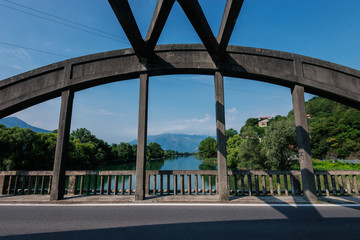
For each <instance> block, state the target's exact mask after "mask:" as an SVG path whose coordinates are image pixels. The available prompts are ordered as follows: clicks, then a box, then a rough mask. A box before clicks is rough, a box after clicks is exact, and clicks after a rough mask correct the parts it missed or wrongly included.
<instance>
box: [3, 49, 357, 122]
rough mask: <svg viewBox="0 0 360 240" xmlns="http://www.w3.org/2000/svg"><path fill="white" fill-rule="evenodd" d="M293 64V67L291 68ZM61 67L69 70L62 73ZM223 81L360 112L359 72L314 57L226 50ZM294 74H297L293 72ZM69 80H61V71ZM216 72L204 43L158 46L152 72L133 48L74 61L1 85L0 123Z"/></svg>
mask: <svg viewBox="0 0 360 240" xmlns="http://www.w3.org/2000/svg"><path fill="white" fill-rule="evenodd" d="M294 62H297V64H295V65H296V67H294ZM65 65H66V66H70V67H69V68H70V69H69V70H65V68H66V67H65ZM222 66H223V68H222V73H223V74H224V76H228V77H237V78H246V79H253V80H258V81H262V82H267V83H272V84H276V85H280V86H285V87H289V88H291V87H292V86H294V85H301V86H304V90H305V91H306V92H307V93H311V94H315V95H318V96H321V97H325V98H329V99H332V100H335V101H338V102H340V103H342V104H345V105H348V106H351V107H354V108H357V109H360V71H359V70H356V69H351V68H348V67H345V66H341V65H338V64H334V63H331V62H326V61H322V60H319V59H315V58H310V57H305V56H300V55H296V54H292V53H286V52H279V51H274V50H267V49H259V48H249V47H240V46H228V47H227V54H226V58H225V59H224V64H223V65H222ZM295 69H296V71H295ZM66 71H68V72H71V81H65V80H64V79H66V78H64V75H65V72H66ZM215 71H218V67H217V66H216V64H215V63H214V61H213V59H212V58H211V56H210V55H209V54H208V52H207V49H206V48H205V47H204V46H203V45H202V44H174V45H158V46H156V48H155V50H154V58H153V59H152V61H151V68H149V69H146V68H145V66H144V65H143V64H141V63H140V62H139V59H138V58H137V56H136V54H135V52H134V50H133V49H122V50H116V51H110V52H103V53H97V54H92V55H88V56H82V57H77V58H73V59H69V60H66V61H62V62H58V63H54V64H51V65H48V66H44V67H41V68H38V69H34V70H31V71H29V72H25V73H22V74H19V75H16V76H13V77H10V78H8V79H5V80H2V81H0V118H3V117H6V116H8V115H11V114H13V113H15V112H17V111H20V110H22V109H25V108H28V107H31V106H33V105H36V104H38V103H41V102H44V101H47V100H49V99H53V98H56V97H59V96H61V93H62V91H64V90H66V89H72V90H74V91H80V90H83V89H87V88H90V87H94V86H98V85H102V84H107V83H110V82H116V81H122V80H128V79H137V78H138V77H139V75H140V74H142V73H148V74H149V76H158V75H164V74H205V75H211V76H213V75H214V73H215Z"/></svg>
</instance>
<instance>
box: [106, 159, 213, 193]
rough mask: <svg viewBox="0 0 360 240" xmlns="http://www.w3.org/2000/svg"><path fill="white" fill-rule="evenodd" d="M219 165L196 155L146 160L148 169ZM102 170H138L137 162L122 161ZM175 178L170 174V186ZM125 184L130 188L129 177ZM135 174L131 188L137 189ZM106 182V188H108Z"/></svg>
mask: <svg viewBox="0 0 360 240" xmlns="http://www.w3.org/2000/svg"><path fill="white" fill-rule="evenodd" d="M216 169H217V166H216V164H215V163H212V162H211V163H210V162H203V161H202V160H201V158H199V157H195V156H186V157H185V156H183V157H175V158H169V159H160V160H150V161H146V170H216ZM101 170H136V163H135V162H131V163H121V164H117V165H110V166H105V167H103V168H102V169H101ZM167 178H168V176H167V175H164V176H163V181H164V189H167ZM173 179H174V177H173V176H172V175H171V176H170V179H169V181H170V185H169V186H170V188H171V189H173ZM124 180H125V181H124V185H125V188H126V189H127V188H128V185H129V177H125V179H124ZM135 180H136V179H135V175H133V176H132V182H131V185H132V186H131V188H132V189H135ZM204 180H205V185H206V188H208V185H209V178H208V177H207V176H206V177H205V179H204ZM184 181H185V186H187V178H185V179H184ZM177 182H178V184H179V183H180V176H178V180H177ZM198 182H199V183H200V182H201V176H200V175H199V176H198ZM211 182H212V188H213V189H215V178H214V177H213V179H212V181H211ZM156 183H157V184H156V185H157V189H159V188H160V176H157V179H156ZM114 185H115V183H114V178H113V179H112V180H111V188H112V189H113V188H114ZM121 185H122V183H121V179H119V186H121ZM199 186H200V185H199ZM106 187H107V186H106V184H105V189H106ZM152 188H153V179H152V177H151V179H150V189H152ZM191 188H192V189H194V188H195V179H194V177H192V179H191Z"/></svg>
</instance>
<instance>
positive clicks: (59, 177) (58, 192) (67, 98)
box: [50, 90, 74, 201]
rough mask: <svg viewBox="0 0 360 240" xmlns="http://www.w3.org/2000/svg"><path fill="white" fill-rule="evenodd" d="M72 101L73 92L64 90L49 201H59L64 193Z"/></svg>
mask: <svg viewBox="0 0 360 240" xmlns="http://www.w3.org/2000/svg"><path fill="white" fill-rule="evenodd" d="M73 100H74V92H73V91H72V90H65V91H63V92H62V94H61V109H60V119H59V128H58V135H57V141H56V150H55V159H54V168H53V177H52V184H51V193H50V200H52V201H53V200H60V199H63V198H64V193H65V167H64V161H65V158H67V155H68V147H69V137H70V124H71V114H72V107H73Z"/></svg>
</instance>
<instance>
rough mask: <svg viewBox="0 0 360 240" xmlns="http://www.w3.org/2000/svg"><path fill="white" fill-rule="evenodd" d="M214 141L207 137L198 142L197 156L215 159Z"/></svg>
mask: <svg viewBox="0 0 360 240" xmlns="http://www.w3.org/2000/svg"><path fill="white" fill-rule="evenodd" d="M216 154H217V149H216V140H215V139H214V138H212V137H207V138H205V139H204V140H202V141H201V142H200V145H199V155H200V156H201V157H204V158H212V157H216Z"/></svg>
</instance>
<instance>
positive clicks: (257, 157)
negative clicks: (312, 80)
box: [199, 97, 360, 170]
mask: <svg viewBox="0 0 360 240" xmlns="http://www.w3.org/2000/svg"><path fill="white" fill-rule="evenodd" d="M306 112H307V114H308V125H309V133H310V140H311V148H312V154H313V157H314V158H315V159H324V160H326V159H328V160H331V161H333V160H335V159H360V111H358V110H356V109H354V108H350V107H347V106H344V105H342V104H340V103H336V102H333V101H331V100H328V99H324V98H320V97H315V98H312V99H311V100H309V101H308V102H307V103H306ZM258 121H259V120H258V119H257V118H250V119H248V120H247V121H246V123H245V125H244V126H243V127H242V128H241V130H240V132H239V133H238V132H237V131H236V130H234V129H228V130H226V139H227V142H226V143H227V161H228V162H227V164H228V167H230V168H233V169H254V170H255V169H264V170H266V169H269V170H289V169H299V163H298V160H297V159H298V155H297V149H298V147H297V140H296V131H295V124H294V113H293V111H290V112H289V113H288V115H287V116H276V117H274V118H272V119H270V121H269V122H268V123H267V124H268V126H267V127H259V126H258ZM214 142H215V144H214ZM201 149H203V151H202V150H201ZM203 152H207V153H210V154H208V155H204V154H203ZM199 155H200V156H203V157H206V158H210V157H216V141H215V139H214V138H212V139H211V138H207V139H205V140H204V141H203V142H201V143H200V145H199ZM348 168H350V169H351V170H354V169H360V168H358V165H354V166H352V167H349V166H346V165H345V164H342V163H339V162H338V163H332V162H330V161H320V160H318V161H314V169H315V170H325V169H327V170H340V169H341V170H346V169H348Z"/></svg>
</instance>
